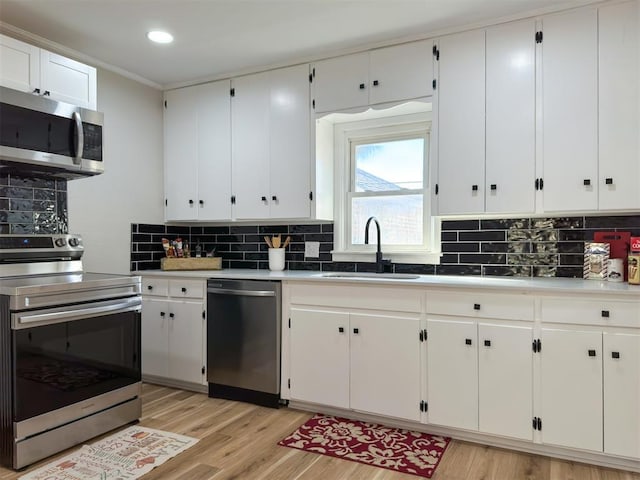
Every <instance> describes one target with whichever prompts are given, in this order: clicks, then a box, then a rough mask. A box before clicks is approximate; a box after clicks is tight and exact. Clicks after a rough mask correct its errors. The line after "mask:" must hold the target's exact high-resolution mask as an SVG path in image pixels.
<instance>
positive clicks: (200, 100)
mask: <svg viewBox="0 0 640 480" xmlns="http://www.w3.org/2000/svg"><path fill="white" fill-rule="evenodd" d="M229 89H230V82H229V81H228V80H222V81H219V82H214V83H208V84H204V85H198V86H195V87H188V88H181V89H177V90H171V91H168V92H166V94H165V111H164V128H165V132H164V142H165V218H166V220H167V221H180V220H224V219H229V218H231V130H230V95H229Z"/></svg>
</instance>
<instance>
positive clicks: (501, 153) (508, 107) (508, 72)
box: [444, 20, 535, 213]
mask: <svg viewBox="0 0 640 480" xmlns="http://www.w3.org/2000/svg"><path fill="white" fill-rule="evenodd" d="M486 35H487V37H486V40H487V43H486V54H487V58H486V69H487V80H486V82H487V83H486V102H487V103H486V148H487V151H486V185H485V191H486V211H487V212H488V213H499V212H518V213H529V212H533V211H534V210H535V188H534V179H535V22H534V21H533V20H526V21H523V22H510V23H507V24H504V25H500V26H497V27H492V28H489V29H487V32H486ZM444 87H445V88H446V85H445V86H444Z"/></svg>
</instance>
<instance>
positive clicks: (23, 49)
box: [0, 35, 40, 92]
mask: <svg viewBox="0 0 640 480" xmlns="http://www.w3.org/2000/svg"><path fill="white" fill-rule="evenodd" d="M0 85H2V86H3V87H8V88H13V89H15V90H20V91H23V92H33V91H34V90H35V89H36V88H40V49H39V48H38V47H34V46H33V45H29V44H28V43H24V42H21V41H19V40H15V39H13V38H11V37H7V36H5V35H0Z"/></svg>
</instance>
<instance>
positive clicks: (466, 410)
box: [427, 318, 478, 430]
mask: <svg viewBox="0 0 640 480" xmlns="http://www.w3.org/2000/svg"><path fill="white" fill-rule="evenodd" d="M427 334H428V339H427V399H428V403H429V423H433V424H436V425H444V426H447V427H456V428H465V429H467V430H477V429H478V347H477V337H478V335H477V326H476V324H475V322H474V321H473V320H469V321H466V320H459V319H442V320H441V319H436V318H428V319H427Z"/></svg>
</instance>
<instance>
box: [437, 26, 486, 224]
mask: <svg viewBox="0 0 640 480" xmlns="http://www.w3.org/2000/svg"><path fill="white" fill-rule="evenodd" d="M438 49H439V51H440V60H439V62H438V63H439V65H438V68H439V81H438V84H437V86H436V91H437V93H436V95H437V97H438V99H437V105H438V112H437V122H438V128H437V131H438V154H437V155H438V187H439V188H438V190H439V192H438V212H439V214H440V215H447V214H463V213H464V214H475V213H482V212H484V209H485V205H484V197H485V190H484V185H485V32H484V30H474V31H470V32H464V33H460V34H456V35H449V36H446V37H443V38H441V39H440V40H439V46H438Z"/></svg>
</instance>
